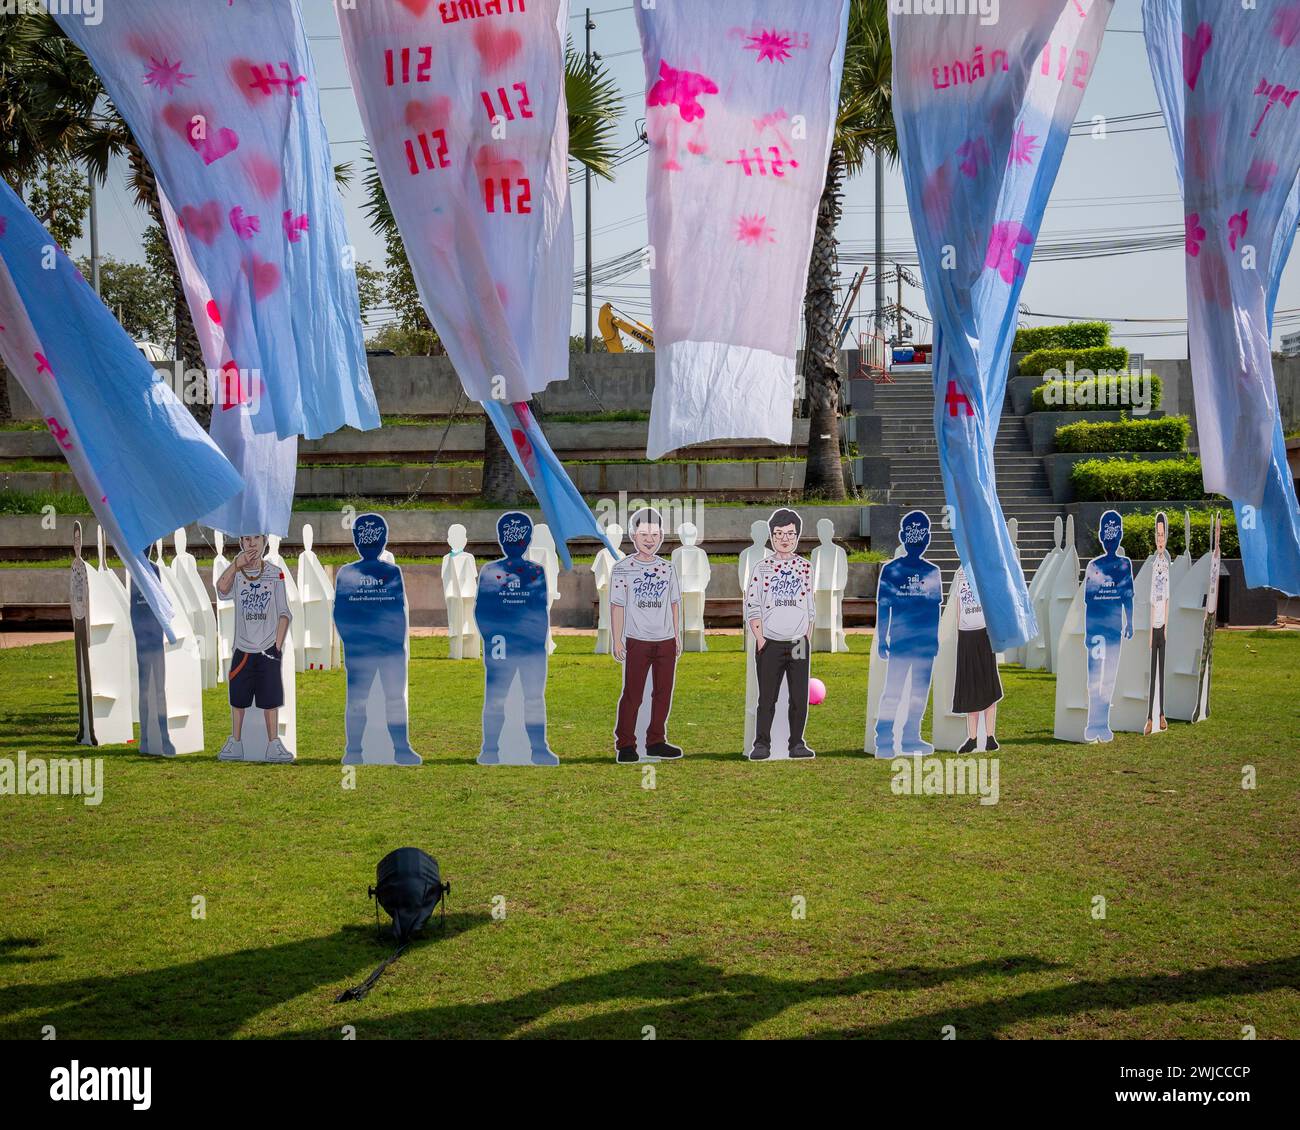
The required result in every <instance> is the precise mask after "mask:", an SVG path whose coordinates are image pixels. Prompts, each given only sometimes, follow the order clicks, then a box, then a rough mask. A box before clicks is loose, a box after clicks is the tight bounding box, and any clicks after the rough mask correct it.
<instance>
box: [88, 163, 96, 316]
mask: <svg viewBox="0 0 1300 1130" xmlns="http://www.w3.org/2000/svg"><path fill="white" fill-rule="evenodd" d="M86 183H87V184H88V185H89V186H90V285H91V287H93V288H94V291H95V293H96V294H98V293H99V207H98V202H97V201H96V199H95V174H94V173H88V175H87V177H86Z"/></svg>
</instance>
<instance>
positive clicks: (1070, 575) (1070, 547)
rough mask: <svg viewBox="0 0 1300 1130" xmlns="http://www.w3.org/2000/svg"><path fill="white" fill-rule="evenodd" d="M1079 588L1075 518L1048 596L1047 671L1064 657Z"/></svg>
mask: <svg viewBox="0 0 1300 1130" xmlns="http://www.w3.org/2000/svg"><path fill="white" fill-rule="evenodd" d="M1078 588H1079V551H1078V549H1076V548H1075V545H1074V515H1073V514H1071V515H1070V516H1069V517H1068V518H1067V519H1066V520H1065V549H1064V550H1063V551H1062V553H1061V562H1060V564H1059V565H1058V566H1057V568H1056V573H1055V575H1054V576H1053V577H1052V590H1051V592H1050V593H1048V601H1047V619H1048V631H1049V632H1050V633H1051V634H1050V636H1049V637H1048V640H1047V669H1048V670H1049V671H1055V670H1056V659H1057V656H1059V655H1060V654H1061V633H1062V631H1063V630H1064V628H1065V618H1066V616H1068V615H1069V614H1070V605H1071V604H1073V602H1074V596H1075V593H1076V592H1077V591H1078Z"/></svg>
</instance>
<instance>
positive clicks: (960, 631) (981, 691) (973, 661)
mask: <svg viewBox="0 0 1300 1130" xmlns="http://www.w3.org/2000/svg"><path fill="white" fill-rule="evenodd" d="M949 592H950V593H952V592H955V593H956V597H957V599H956V618H957V674H956V683H955V686H954V689H953V695H952V712H953V713H954V714H964V715H965V716H966V740H965V742H963V743H962V745H961V746H960V748H959V749H958V750H957V752H958V753H974V752H975V750H976V749H977V748H979V732H980V728H981V725H980V724H981V722H982V723H983V730H984V750H985V752H989V753H991V752H993V751H995V750H997V749H998V748H1000V747H999V746H998V739H997V733H996V731H997V721H998V703H999V702H1001V701H1002V679H1001V676H999V674H998V663H997V657H996V656H995V655H994V654H993V648H992V646H991V645H990V643H989V633H988V629H987V628H986V627H985V625H984V609H983V608H982V607H981V606H980V599H979V593H978V592H977V591H976V589H975V581H974V579H973V578H972V577H970V576H969V574H967V572H966V569H965V567H964V566H962V567H960V568H958V570H957V573H956V575H955V576H954V577H953V580H952V586H951V588H950V589H949ZM949 599H950V600H951V597H950V598H949ZM935 713H936V715H937V714H938V706H937V704H936V707H935Z"/></svg>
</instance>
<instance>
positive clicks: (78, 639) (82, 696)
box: [69, 522, 99, 745]
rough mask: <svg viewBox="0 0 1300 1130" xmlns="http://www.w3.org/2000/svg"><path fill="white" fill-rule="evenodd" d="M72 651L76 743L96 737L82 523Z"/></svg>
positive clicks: (76, 545)
mask: <svg viewBox="0 0 1300 1130" xmlns="http://www.w3.org/2000/svg"><path fill="white" fill-rule="evenodd" d="M69 604H70V605H71V608H72V654H73V659H74V660H75V662H76V665H77V739H76V740H77V745H99V742H97V741H96V740H95V692H94V690H93V685H94V684H93V683H92V681H91V678H90V570H89V569H87V568H86V563H85V561H83V560H82V557H81V523H80V522H76V523H74V524H73V527H72V584H71V590H70V594H69Z"/></svg>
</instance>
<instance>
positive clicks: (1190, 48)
mask: <svg viewBox="0 0 1300 1130" xmlns="http://www.w3.org/2000/svg"><path fill="white" fill-rule="evenodd" d="M1213 42H1214V32H1213V31H1212V30H1211V29H1210V25H1209V24H1207V23H1202V24H1200V25H1199V26H1198V27H1197V29H1196V34H1195V35H1188V34H1187V33H1186V32H1184V33H1183V78H1185V79H1186V80H1187V85H1188V87H1190V88H1191V89H1192V90H1195V89H1196V80H1197V79H1199V78H1200V77H1201V64H1202V63H1204V62H1205V55H1206V52H1207V51H1209V49H1210V45H1211V44H1212V43H1213Z"/></svg>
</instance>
